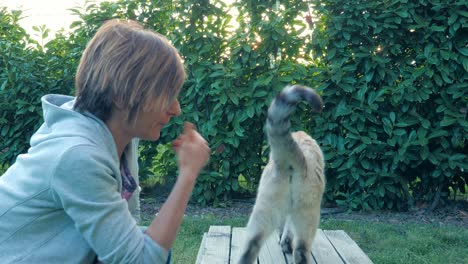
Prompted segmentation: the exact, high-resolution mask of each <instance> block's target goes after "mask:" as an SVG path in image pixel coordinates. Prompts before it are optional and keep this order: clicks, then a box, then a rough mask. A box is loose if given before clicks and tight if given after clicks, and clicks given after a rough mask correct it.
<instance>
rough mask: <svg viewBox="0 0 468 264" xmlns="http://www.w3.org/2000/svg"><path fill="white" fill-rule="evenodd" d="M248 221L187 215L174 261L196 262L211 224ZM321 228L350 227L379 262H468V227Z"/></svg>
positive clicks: (330, 222) (327, 223) (336, 223)
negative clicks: (467, 246)
mask: <svg viewBox="0 0 468 264" xmlns="http://www.w3.org/2000/svg"><path fill="white" fill-rule="evenodd" d="M246 222H247V218H245V217H239V218H232V219H219V218H216V217H215V216H213V215H208V216H203V217H195V216H186V217H185V218H184V221H183V223H182V226H181V228H180V230H179V234H178V237H177V240H176V242H175V244H174V247H173V263H195V260H196V258H197V253H198V248H199V247H200V243H201V239H202V237H203V233H205V232H207V231H208V229H209V226H210V225H231V226H245V224H246ZM144 224H145V223H144ZM146 224H149V223H146ZM320 228H322V229H327V230H337V229H342V230H344V231H346V233H347V234H348V235H349V236H350V237H351V238H353V239H354V241H356V243H357V244H358V245H359V246H360V247H361V248H362V249H363V250H364V252H366V253H367V254H368V256H369V257H370V259H371V260H372V261H373V262H374V263H376V264H380V263H389V264H390V263H392V264H393V263H395V264H396V263H405V264H406V263H412V264H417V263H421V264H423V263H428V264H429V263H430V264H438V263H440V264H451V263H468V261H467V260H468V251H467V250H466V245H467V243H468V228H463V227H457V226H449V225H447V226H437V225H433V224H415V223H405V224H389V223H381V222H370V221H364V220H353V221H348V220H336V219H325V220H323V221H322V222H321V224H320Z"/></svg>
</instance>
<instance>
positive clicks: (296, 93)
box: [266, 85, 323, 155]
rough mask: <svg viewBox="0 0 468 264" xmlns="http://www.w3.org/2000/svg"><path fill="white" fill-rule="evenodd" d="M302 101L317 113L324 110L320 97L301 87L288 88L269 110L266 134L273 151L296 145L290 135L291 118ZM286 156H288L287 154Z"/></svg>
mask: <svg viewBox="0 0 468 264" xmlns="http://www.w3.org/2000/svg"><path fill="white" fill-rule="evenodd" d="M301 101H306V102H307V103H309V104H310V105H311V106H312V109H313V110H314V111H317V112H320V111H321V110H322V108H323V102H322V98H321V97H320V95H318V94H317V93H316V92H315V91H314V90H313V89H312V88H309V87H305V86H301V85H293V86H286V87H285V88H284V89H283V90H282V91H281V92H280V93H279V94H278V95H277V96H276V98H275V99H274V100H273V102H272V103H271V105H270V107H269V109H268V116H267V122H266V133H267V137H268V141H269V143H270V147H271V149H272V151H274V149H275V148H276V146H277V147H279V148H276V149H284V147H286V148H287V146H288V145H295V143H294V140H293V139H292V137H291V134H290V133H289V129H290V127H291V123H290V121H289V116H290V115H291V114H292V113H293V112H294V110H295V109H296V105H297V104H298V103H299V102H301ZM284 154H285V155H287V153H284Z"/></svg>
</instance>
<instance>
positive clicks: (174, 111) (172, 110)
mask: <svg viewBox="0 0 468 264" xmlns="http://www.w3.org/2000/svg"><path fill="white" fill-rule="evenodd" d="M181 113H182V110H181V109H180V104H179V100H177V99H175V100H174V102H172V104H171V106H170V107H169V109H168V114H169V115H171V116H178V115H180V114H181Z"/></svg>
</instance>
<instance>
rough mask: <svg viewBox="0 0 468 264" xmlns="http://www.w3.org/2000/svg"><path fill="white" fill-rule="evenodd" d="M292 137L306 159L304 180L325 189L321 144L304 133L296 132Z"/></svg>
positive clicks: (303, 169)
mask: <svg viewBox="0 0 468 264" xmlns="http://www.w3.org/2000/svg"><path fill="white" fill-rule="evenodd" d="M291 135H292V137H293V139H294V141H295V142H296V144H297V146H298V147H299V149H300V151H301V152H302V155H303V157H304V161H305V162H304V163H303V165H304V166H305V168H302V171H303V172H304V174H305V175H303V179H308V180H307V181H312V182H314V185H317V186H321V187H322V188H324V186H325V175H324V159H323V153H322V150H321V149H320V146H319V144H318V143H317V141H315V139H313V138H312V137H311V136H309V135H308V134H307V133H306V132H304V131H296V132H293V133H291Z"/></svg>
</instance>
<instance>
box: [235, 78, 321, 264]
mask: <svg viewBox="0 0 468 264" xmlns="http://www.w3.org/2000/svg"><path fill="white" fill-rule="evenodd" d="M300 101H306V102H308V103H309V104H310V105H311V106H312V108H313V110H315V111H317V112H319V111H321V109H322V107H323V103H322V99H321V97H320V96H319V95H318V94H317V93H316V92H315V91H314V90H313V89H311V88H308V87H304V86H300V85H293V86H286V87H285V88H284V89H283V90H282V91H281V92H280V93H279V94H278V95H277V96H276V98H275V99H274V100H273V102H272V103H271V105H270V107H269V109H268V116H267V121H266V135H267V138H268V144H269V146H270V156H269V161H268V163H267V165H266V167H265V168H264V170H263V173H262V175H261V178H260V183H259V187H258V191H257V197H256V201H255V205H254V207H253V210H252V213H251V215H250V218H249V221H248V223H247V228H246V243H245V245H244V248H243V249H242V251H241V255H240V259H239V262H238V263H239V264H252V263H254V261H256V259H257V256H258V253H259V251H260V248H261V247H262V245H263V243H264V242H265V240H266V239H267V238H268V237H269V236H270V234H271V233H273V232H274V231H275V230H278V231H279V232H280V234H281V236H280V245H281V248H282V249H283V251H284V252H285V253H288V254H289V253H292V256H293V260H294V263H296V264H303V263H304V264H305V263H312V255H311V246H312V241H313V239H314V237H315V233H316V231H317V228H318V225H319V221H320V205H321V201H322V195H323V192H324V189H325V175H324V160H323V154H322V151H321V149H320V147H319V145H318V144H317V142H316V141H315V140H314V139H313V138H312V137H310V136H309V135H308V134H307V133H305V132H303V131H298V132H294V133H290V131H289V129H290V126H291V124H290V121H289V116H290V115H291V114H292V112H293V111H294V110H295V109H296V105H297V104H298V103H299V102H300Z"/></svg>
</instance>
